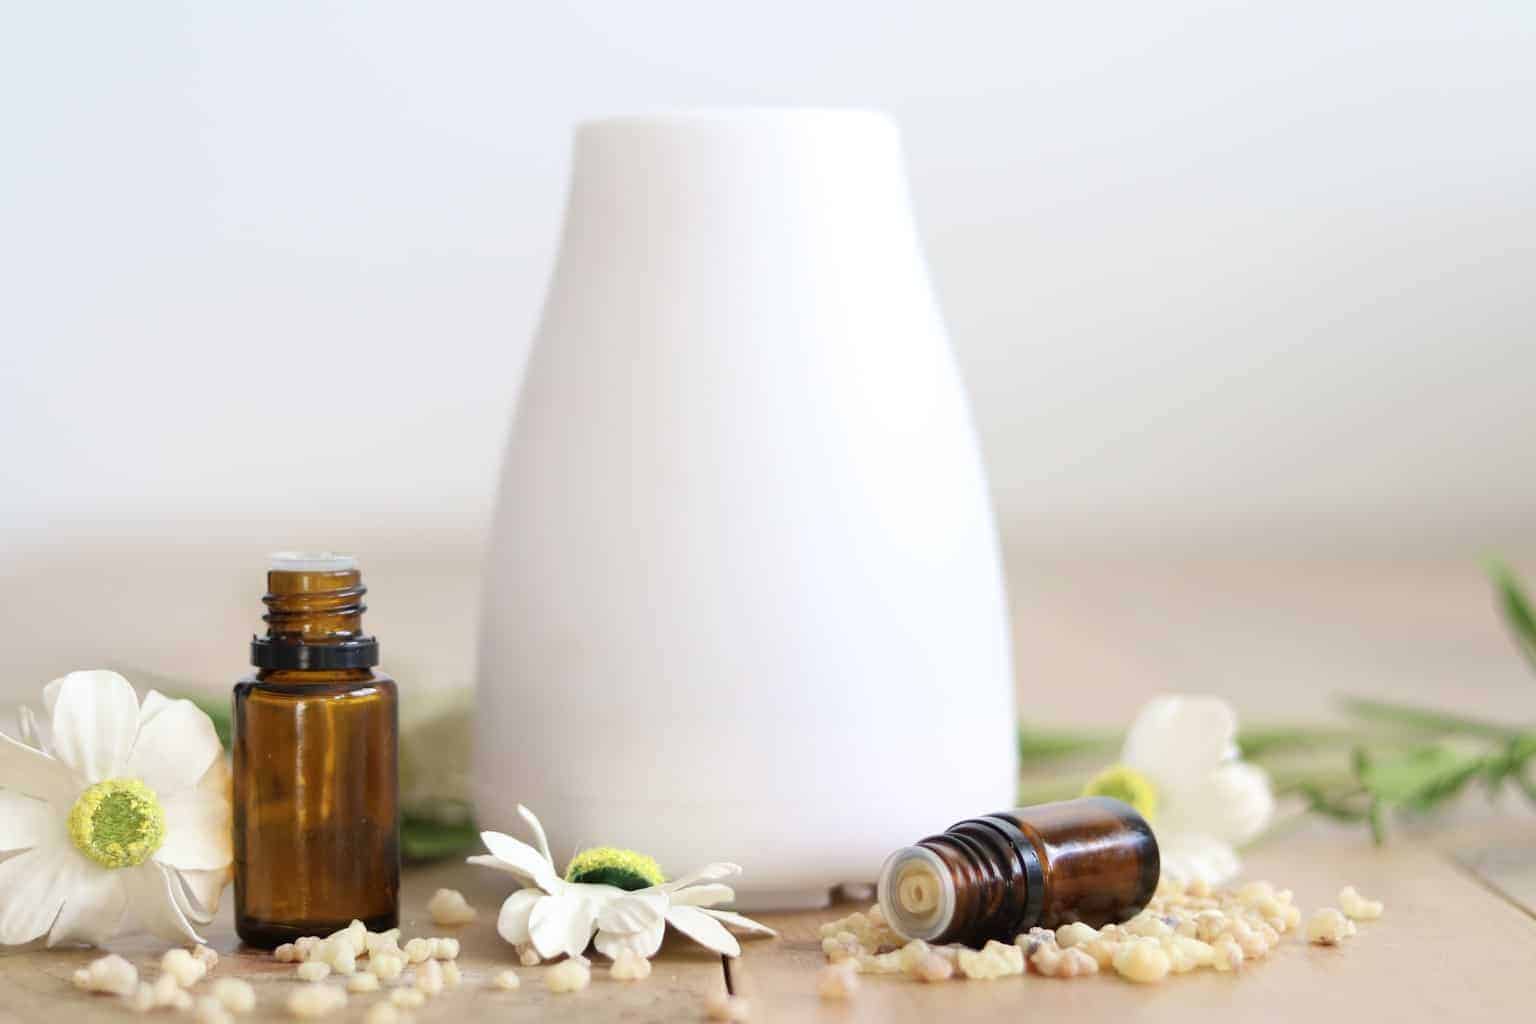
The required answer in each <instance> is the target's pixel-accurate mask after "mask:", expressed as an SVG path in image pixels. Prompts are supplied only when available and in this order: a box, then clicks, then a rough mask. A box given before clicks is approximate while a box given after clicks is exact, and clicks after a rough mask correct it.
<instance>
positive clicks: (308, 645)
mask: <svg viewBox="0 0 1536 1024" xmlns="http://www.w3.org/2000/svg"><path fill="white" fill-rule="evenodd" d="M367 592H368V588H367V587H365V586H363V577H362V573H360V572H359V571H358V570H357V569H345V570H340V571H323V570H314V571H311V570H305V569H298V570H290V569H273V570H272V571H270V572H268V573H267V593H266V595H265V596H264V597H263V598H262V602H263V603H264V604H265V605H266V606H267V613H266V614H265V615H263V616H262V618H263V620H265V621H266V623H267V634H266V636H258V637H253V638H252V639H251V664H253V665H256V666H257V667H259V668H277V669H322V670H323V669H347V668H371V667H372V666H374V665H377V664H378V663H379V643H378V641H377V640H375V639H374V638H373V637H371V636H367V635H365V634H364V633H363V612H365V611H367V608H368V606H367V605H365V604H364V603H363V595H364V594H366V593H367Z"/></svg>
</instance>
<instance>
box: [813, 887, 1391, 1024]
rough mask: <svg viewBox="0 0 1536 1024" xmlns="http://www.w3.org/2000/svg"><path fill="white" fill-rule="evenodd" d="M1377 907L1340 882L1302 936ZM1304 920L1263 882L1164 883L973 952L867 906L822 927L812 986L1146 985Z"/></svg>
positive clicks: (1259, 949)
mask: <svg viewBox="0 0 1536 1024" xmlns="http://www.w3.org/2000/svg"><path fill="white" fill-rule="evenodd" d="M1382 910H1383V907H1382V904H1381V903H1380V902H1378V901H1375V900H1367V899H1365V898H1364V897H1363V896H1361V895H1360V894H1359V893H1358V892H1357V891H1356V890H1355V888H1354V886H1345V888H1344V889H1343V891H1341V892H1340V893H1339V907H1338V908H1335V907H1324V908H1323V909H1321V910H1318V911H1317V912H1316V913H1315V914H1313V915H1312V917H1311V919H1310V920H1308V921H1307V924H1306V928H1305V934H1306V939H1307V941H1309V942H1312V943H1314V944H1317V945H1337V944H1338V943H1340V942H1342V941H1343V940H1345V939H1347V938H1349V937H1350V936H1353V935H1354V934H1355V933H1356V931H1357V929H1356V925H1355V922H1356V921H1368V920H1374V919H1375V918H1377V917H1380V916H1381V914H1382ZM1301 927H1302V912H1301V908H1300V907H1298V906H1297V905H1296V903H1295V899H1294V897H1293V896H1292V894H1291V892H1290V890H1288V889H1276V888H1275V886H1274V885H1272V884H1270V883H1269V882H1252V883H1250V884H1248V885H1245V886H1242V887H1241V888H1237V889H1212V888H1210V887H1208V886H1206V885H1203V884H1201V883H1195V884H1193V885H1189V886H1183V885H1179V884H1177V883H1174V882H1169V881H1164V882H1163V883H1162V884H1161V885H1159V886H1158V890H1157V893H1156V895H1155V896H1153V898H1152V901H1151V902H1150V903H1149V904H1148V905H1147V908H1146V909H1145V910H1143V911H1142V912H1141V913H1140V914H1137V915H1136V916H1135V917H1133V918H1131V919H1130V920H1129V921H1126V922H1125V923H1124V924H1110V925H1105V926H1104V927H1103V928H1092V927H1090V926H1088V925H1086V924H1082V923H1075V924H1067V925H1063V926H1062V927H1060V928H1057V929H1056V930H1055V931H1052V930H1050V929H1048V928H1031V929H1030V930H1029V931H1028V932H1026V933H1024V934H1021V935H1019V936H1017V937H1016V938H1015V939H1014V941H1013V942H1012V943H1005V942H998V941H996V940H994V941H991V942H988V943H987V944H986V945H985V946H983V947H982V948H981V949H979V950H977V949H971V948H969V947H967V946H963V945H959V944H953V945H947V946H933V945H929V944H928V943H926V942H923V941H921V940H915V941H912V942H907V941H906V940H904V939H903V938H902V937H901V936H899V935H897V934H896V932H895V931H893V930H892V929H891V927H890V925H889V924H887V923H886V921H885V918H884V915H883V914H882V913H881V911H880V908H879V906H878V905H877V906H874V907H871V908H870V910H869V912H868V913H865V914H852V915H850V916H848V917H845V918H842V919H841V920H838V921H832V922H830V923H828V924H825V925H822V926H821V929H820V935H821V948H822V952H823V953H824V954H825V955H826V958H827V960H828V961H829V963H828V965H827V966H826V967H825V968H823V970H822V974H821V977H820V979H819V981H818V985H817V990H818V992H819V993H820V994H821V996H822V997H823V998H824V999H847V998H850V997H851V996H852V995H853V994H854V992H856V991H857V989H858V975H860V974H895V975H904V976H906V977H908V978H911V979H914V980H916V981H923V982H939V981H948V980H950V979H951V978H956V977H961V978H968V979H972V980H976V981H990V980H993V979H997V978H1006V977H1009V976H1013V975H1022V974H1026V973H1033V974H1038V975H1041V976H1043V977H1048V978H1081V977H1087V976H1088V975H1093V974H1101V973H1102V974H1114V975H1118V976H1119V977H1121V978H1124V979H1126V980H1128V981H1133V982H1138V983H1141V984H1152V983H1156V982H1160V981H1162V980H1164V979H1165V978H1167V977H1168V976H1169V975H1170V974H1187V973H1188V972H1190V971H1194V970H1198V969H1201V968H1205V969H1209V970H1215V971H1221V972H1235V971H1241V970H1242V969H1243V967H1244V965H1246V964H1250V963H1252V962H1254V961H1256V960H1261V959H1263V958H1264V957H1266V956H1268V955H1269V952H1270V950H1272V949H1274V948H1275V947H1276V946H1277V945H1278V944H1279V943H1280V941H1281V937H1282V936H1283V935H1285V934H1287V933H1289V932H1293V931H1297V930H1299V929H1301Z"/></svg>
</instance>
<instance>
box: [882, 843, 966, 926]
mask: <svg viewBox="0 0 1536 1024" xmlns="http://www.w3.org/2000/svg"><path fill="white" fill-rule="evenodd" d="M879 901H880V910H881V911H882V912H883V913H884V914H885V920H886V923H887V924H889V925H890V926H891V927H892V928H894V929H895V930H896V932H897V933H898V934H900V935H901V936H903V937H904V938H908V939H923V940H925V941H926V940H928V939H934V938H937V937H938V936H940V935H942V934H944V929H946V928H948V927H949V922H950V921H951V919H953V918H954V916H955V883H954V881H953V880H952V879H951V878H950V877H949V867H948V866H947V865H946V864H945V863H944V862H943V861H942V860H940V859H939V855H938V854H936V853H934V852H933V851H932V850H930V849H928V848H927V847H923V846H908V847H905V848H903V849H900V850H897V851H896V852H895V853H893V854H891V855H890V856H889V857H887V858H886V859H885V865H884V866H883V867H881V869H880V886H879Z"/></svg>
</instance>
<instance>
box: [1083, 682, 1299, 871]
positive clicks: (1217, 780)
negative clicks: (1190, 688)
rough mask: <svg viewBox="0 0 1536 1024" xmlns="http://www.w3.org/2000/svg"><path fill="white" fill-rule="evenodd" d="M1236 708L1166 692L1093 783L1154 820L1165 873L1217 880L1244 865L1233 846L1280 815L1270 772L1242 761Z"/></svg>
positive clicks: (1091, 785)
mask: <svg viewBox="0 0 1536 1024" xmlns="http://www.w3.org/2000/svg"><path fill="white" fill-rule="evenodd" d="M1236 739H1237V713H1236V712H1235V711H1233V710H1232V706H1231V705H1230V704H1228V703H1227V702H1226V701H1224V700H1220V699H1218V698H1216V697H1192V696H1177V695H1173V696H1164V697H1157V698H1155V699H1154V700H1152V701H1150V702H1148V703H1147V704H1146V705H1145V706H1144V707H1143V708H1142V709H1141V712H1140V713H1139V714H1138V715H1137V716H1136V721H1135V722H1134V723H1132V725H1131V730H1130V732H1129V733H1128V734H1127V735H1126V737H1125V746H1124V747H1123V748H1122V750H1121V752H1120V764H1118V765H1116V766H1115V767H1113V768H1110V769H1108V770H1107V771H1105V772H1104V773H1102V774H1101V775H1099V776H1098V777H1097V778H1096V779H1094V780H1093V781H1092V782H1090V783H1089V784H1088V790H1087V791H1088V792H1089V793H1097V794H1101V795H1105V796H1114V797H1118V798H1120V799H1122V800H1125V801H1126V802H1127V803H1129V804H1131V805H1132V806H1134V807H1136V809H1137V810H1139V811H1141V812H1142V813H1143V815H1145V816H1146V817H1147V819H1148V820H1149V821H1150V822H1151V823H1152V827H1153V831H1154V832H1155V833H1156V835H1157V846H1158V850H1159V853H1160V856H1161V860H1162V873H1163V874H1164V875H1165V876H1166V877H1168V878H1172V879H1174V880H1176V881H1181V882H1191V881H1194V880H1196V879H1200V880H1203V881H1205V882H1206V883H1208V884H1210V885H1220V884H1222V883H1223V882H1226V881H1229V880H1230V879H1231V878H1233V877H1234V876H1235V875H1236V874H1237V872H1238V870H1239V868H1240V867H1241V864H1240V863H1239V861H1238V857H1237V850H1236V847H1238V846H1241V845H1242V844H1243V843H1246V842H1248V841H1249V840H1251V839H1253V838H1255V837H1256V836H1258V834H1259V833H1260V832H1263V831H1264V829H1265V828H1266V827H1267V826H1268V825H1269V822H1270V819H1271V818H1272V817H1273V816H1274V812H1275V798H1274V795H1273V794H1272V793H1271V792H1270V787H1269V777H1268V776H1267V775H1266V774H1265V773H1264V770H1263V769H1262V768H1259V767H1258V766H1257V765H1251V764H1248V763H1247V762H1245V761H1242V760H1240V759H1239V756H1238V750H1237V743H1236Z"/></svg>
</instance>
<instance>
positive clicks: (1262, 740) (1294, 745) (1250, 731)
mask: <svg viewBox="0 0 1536 1024" xmlns="http://www.w3.org/2000/svg"><path fill="white" fill-rule="evenodd" d="M1358 738H1359V737H1358V734H1357V733H1356V732H1354V731H1352V730H1349V729H1330V728H1318V727H1312V726H1304V725H1270V726H1262V725H1261V726H1253V727H1249V728H1245V729H1240V730H1239V731H1238V734H1237V749H1238V751H1239V752H1240V753H1241V754H1242V756H1243V759H1244V760H1247V761H1258V760H1262V759H1263V758H1266V757H1272V756H1274V755H1277V754H1290V753H1301V752H1306V751H1311V750H1326V749H1328V748H1330V747H1342V746H1348V745H1350V744H1353V743H1354V742H1356V741H1357V740H1358Z"/></svg>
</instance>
